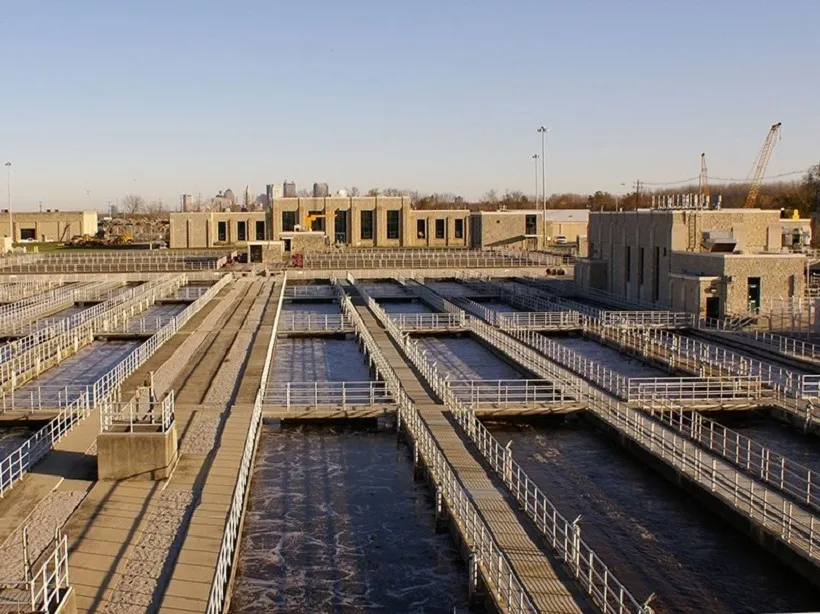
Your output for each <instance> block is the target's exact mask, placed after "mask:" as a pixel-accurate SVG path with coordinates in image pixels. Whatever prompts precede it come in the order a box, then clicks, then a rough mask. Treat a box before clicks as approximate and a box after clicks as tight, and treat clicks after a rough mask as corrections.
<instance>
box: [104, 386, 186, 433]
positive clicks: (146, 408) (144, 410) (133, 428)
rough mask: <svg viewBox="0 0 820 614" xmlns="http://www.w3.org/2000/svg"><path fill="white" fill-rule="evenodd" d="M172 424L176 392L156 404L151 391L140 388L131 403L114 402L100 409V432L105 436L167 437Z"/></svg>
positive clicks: (171, 392)
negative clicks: (117, 434)
mask: <svg viewBox="0 0 820 614" xmlns="http://www.w3.org/2000/svg"><path fill="white" fill-rule="evenodd" d="M173 423H174V391H173V390H171V391H170V392H168V393H167V394H166V395H165V396H164V397H163V398H162V400H156V399H154V398H152V396H151V392H150V390H149V389H148V388H139V389H137V394H136V395H135V396H134V397H133V398H131V399H130V400H129V401H126V402H117V401H112V402H111V403H106V404H105V405H103V406H102V407H101V408H100V428H101V430H102V432H104V433H105V432H112V431H113V432H117V433H167V432H168V431H169V430H171V426H172V425H173Z"/></svg>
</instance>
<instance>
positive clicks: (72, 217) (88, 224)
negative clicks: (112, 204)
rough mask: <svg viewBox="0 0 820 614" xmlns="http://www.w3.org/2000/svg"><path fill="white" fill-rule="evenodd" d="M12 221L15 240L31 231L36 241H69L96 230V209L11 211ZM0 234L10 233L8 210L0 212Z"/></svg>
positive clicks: (91, 233) (93, 232)
mask: <svg viewBox="0 0 820 614" xmlns="http://www.w3.org/2000/svg"><path fill="white" fill-rule="evenodd" d="M12 221H13V224H14V240H15V241H20V240H21V238H22V235H23V234H28V233H24V232H23V231H33V232H34V238H35V240H37V241H70V240H71V237H74V236H77V235H93V234H95V233H96V232H97V212H96V211H43V212H42V213H40V212H39V211H20V212H17V211H12ZM0 235H2V236H6V237H8V236H10V235H11V232H10V230H9V214H8V210H4V212H2V213H0Z"/></svg>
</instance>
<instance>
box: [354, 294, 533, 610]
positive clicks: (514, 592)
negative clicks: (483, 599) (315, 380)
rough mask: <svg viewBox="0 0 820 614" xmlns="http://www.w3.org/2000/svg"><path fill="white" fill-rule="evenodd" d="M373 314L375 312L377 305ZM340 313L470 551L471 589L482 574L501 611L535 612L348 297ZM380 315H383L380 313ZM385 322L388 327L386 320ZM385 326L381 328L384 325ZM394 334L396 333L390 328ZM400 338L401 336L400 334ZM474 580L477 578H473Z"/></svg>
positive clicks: (373, 304)
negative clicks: (380, 375)
mask: <svg viewBox="0 0 820 614" xmlns="http://www.w3.org/2000/svg"><path fill="white" fill-rule="evenodd" d="M369 301H370V303H372V305H371V308H372V307H373V306H375V307H376V308H377V309H378V308H379V307H378V305H377V304H376V302H375V301H373V300H372V299H369ZM343 307H344V309H345V311H346V312H347V313H349V314H350V316H351V320H352V322H353V326H354V328H355V329H356V334H357V336H358V337H359V338H360V339H361V340H362V342H363V343H364V344H365V346H366V348H367V351H368V353H369V354H370V355H372V356H373V357H374V360H375V361H376V362H377V363H378V364H379V365H381V367H382V369H383V370H384V371H383V372H384V374H385V381H386V382H387V383H388V386H389V387H390V390H391V393H392V395H393V397H394V398H395V399H397V401H398V405H399V411H398V419H399V423H400V424H403V425H404V427H405V429H406V430H407V432H408V434H409V435H410V437H411V438H412V439H413V441H415V443H416V446H417V450H418V452H419V454H420V456H421V458H422V459H423V460H424V463H425V465H426V467H427V470H428V471H429V472H430V474H431V476H432V478H433V481H434V482H435V484H436V485H437V487H438V492H439V493H440V495H441V497H442V499H443V500H444V502H446V505H447V507H448V509H449V510H450V515H451V516H452V518H453V519H454V521H455V522H456V523H457V525H458V527H459V530H460V532H461V534H462V535H463V536H464V539H465V542H466V544H467V546H468V547H469V548H470V552H471V557H470V563H471V565H470V567H471V584H473V583H474V579H473V577H472V576H473V574H474V570H475V575H477V574H480V575H481V577H482V578H483V579H484V582H485V584H486V585H487V586H489V587H491V590H492V593H493V597H494V599H495V601H496V603H497V604H498V605H499V606H500V607H501V608H502V610H503V611H507V612H511V613H513V614H534V613H535V612H536V609H535V606H533V604H532V602H531V600H530V598H529V596H528V595H527V593H526V591H525V590H524V588H523V587H522V586H521V583H520V581H519V579H518V577H517V576H516V575H515V573H514V572H513V570H512V568H511V566H510V563H509V561H508V559H507V557H506V556H505V555H504V552H503V551H502V550H501V549H500V548H499V547H498V545H497V544H496V543H495V540H494V539H493V537H492V534H491V533H490V530H489V529H488V527H487V525H486V524H485V523H484V520H483V519H482V517H481V515H480V514H479V513H478V510H477V509H476V507H475V505H474V504H473V502H472V500H471V498H470V496H469V495H468V493H467V492H466V491H465V490H464V487H463V486H462V485H461V482H460V481H459V480H458V478H457V476H456V474H455V472H454V471H453V469H452V467H450V464H449V463H448V462H447V459H446V457H445V456H444V454H443V453H442V451H441V450H440V449H439V447H438V445H437V444H436V442H435V440H434V438H433V436H432V434H431V432H430V429H429V427H428V426H427V424H426V423H425V422H424V420H423V419H422V418H421V415H420V414H419V412H418V411H417V410H416V407H415V404H414V403H413V402H412V401H411V400H410V398H409V397H408V396H407V393H406V392H405V391H404V389H403V388H402V387H401V383H400V381H399V378H398V376H397V375H396V373H395V371H393V369H392V367H391V366H390V364H389V363H388V362H387V359H386V358H384V355H383V354H382V353H381V350H380V349H379V346H378V344H377V343H376V342H375V340H374V339H373V336H372V334H371V333H370V331H369V330H368V329H367V326H366V325H365V324H364V322H363V320H362V319H361V316H360V315H359V314H358V312H356V310H355V308H354V307H353V304H352V302H351V300H350V298H349V297H345V298H344V299H343ZM382 313H384V312H382ZM384 318H385V320H386V321H388V322H389V318H387V316H386V314H384ZM385 320H383V323H384V322H385ZM390 325H391V328H392V329H393V331H394V332H398V328H397V327H396V326H395V325H394V324H392V322H390ZM398 334H401V333H400V332H399V333H398ZM476 580H477V578H476Z"/></svg>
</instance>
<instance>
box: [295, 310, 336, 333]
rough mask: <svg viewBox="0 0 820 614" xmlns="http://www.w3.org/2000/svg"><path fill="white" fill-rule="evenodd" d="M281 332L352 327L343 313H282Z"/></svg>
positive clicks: (334, 329) (332, 329)
mask: <svg viewBox="0 0 820 614" xmlns="http://www.w3.org/2000/svg"><path fill="white" fill-rule="evenodd" d="M279 326H280V328H279V332H290V331H293V332H300V331H305V332H307V331H338V330H349V329H350V328H351V325H350V319H349V318H348V317H347V316H346V315H344V314H341V313H333V314H322V313H293V312H286V313H283V314H282V318H281V320H280V321H279Z"/></svg>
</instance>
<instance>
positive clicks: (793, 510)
mask: <svg viewBox="0 0 820 614" xmlns="http://www.w3.org/2000/svg"><path fill="white" fill-rule="evenodd" d="M472 324H473V325H474V332H475V334H477V335H479V336H480V337H481V338H483V339H484V340H485V341H487V342H488V343H491V344H492V345H494V346H495V347H496V348H497V349H499V350H500V351H502V352H504V353H505V354H507V355H508V356H510V357H511V358H513V359H515V360H517V361H518V362H520V363H521V364H523V365H525V366H526V367H527V368H528V369H530V370H532V371H533V372H535V373H537V374H539V375H540V376H542V377H545V378H556V379H560V380H562V381H564V382H567V383H568V384H574V391H575V392H577V393H578V394H580V395H581V396H582V399H583V400H584V401H585V403H586V404H587V407H588V409H589V411H591V412H592V413H593V414H594V415H596V416H597V417H598V418H600V419H601V420H603V421H604V422H606V423H607V424H609V425H610V426H612V427H613V428H614V429H615V430H617V431H618V432H619V433H621V434H623V435H625V436H626V437H628V438H629V439H631V440H632V441H633V442H635V443H636V444H637V445H639V446H640V447H642V448H644V449H645V450H647V451H648V452H649V453H651V454H653V455H655V456H656V457H658V458H660V459H661V460H663V461H664V462H665V463H667V464H668V465H670V466H671V467H673V468H674V469H676V470H678V471H680V472H681V473H682V474H685V475H686V476H687V477H689V478H690V479H692V480H693V481H695V482H696V483H698V484H699V485H700V486H701V487H703V488H704V489H706V490H708V491H709V492H711V493H713V494H714V495H715V496H716V497H718V498H719V499H721V500H722V501H723V502H724V503H726V504H728V505H729V506H730V507H732V508H734V509H736V510H738V511H739V512H741V513H743V514H745V515H747V516H748V517H749V518H751V519H753V520H754V521H756V522H758V523H759V524H760V526H762V527H763V529H765V530H766V531H767V533H769V534H770V535H772V536H773V537H774V538H775V539H778V540H780V541H782V542H783V543H785V544H787V545H789V546H791V547H792V548H793V549H794V550H796V551H798V552H799V553H801V554H803V555H808V557H809V558H810V559H813V560H817V559H818V557H820V548H818V547H819V546H820V533H818V530H817V529H818V528H820V526H815V525H816V522H815V518H814V516H813V515H812V514H808V513H806V512H805V511H804V510H803V509H802V508H800V507H799V506H797V505H796V504H793V503H792V502H791V501H790V500H788V499H786V498H783V497H782V496H780V495H779V494H778V493H776V492H774V491H772V490H771V489H769V488H768V487H766V486H762V485H760V484H758V483H757V482H756V481H755V480H754V479H752V478H750V477H747V476H746V475H744V474H742V473H740V472H739V471H737V470H736V469H735V468H734V467H733V466H732V465H731V464H730V463H728V462H727V461H725V460H723V459H720V458H718V457H716V456H715V455H713V454H711V453H709V452H707V451H704V450H703V449H701V448H700V447H699V446H697V445H695V444H693V443H692V442H690V441H689V440H688V438H686V437H683V436H681V435H679V434H677V433H676V432H675V431H674V430H672V429H670V428H668V427H667V426H664V425H663V424H661V423H659V422H657V421H656V420H654V419H653V418H651V417H650V416H649V415H648V414H645V413H642V412H641V411H637V410H634V409H632V408H630V407H629V406H628V405H625V404H623V403H619V402H617V401H616V400H614V399H613V398H612V397H610V396H608V395H607V394H606V393H604V392H602V391H600V390H596V389H594V388H591V387H590V386H588V385H587V384H586V383H585V382H584V381H583V380H581V379H580V378H578V377H577V376H574V375H573V374H571V373H568V372H567V371H566V370H565V369H563V368H562V367H559V366H558V365H556V364H555V363H552V362H550V361H546V360H544V359H543V358H542V357H541V356H539V355H538V354H537V353H536V352H535V351H534V350H533V349H532V348H530V347H529V346H527V345H525V344H524V343H523V342H522V338H523V335H526V333H517V332H516V333H511V335H512V336H510V335H508V334H505V333H502V332H500V331H498V330H497V329H493V328H491V327H489V326H487V325H486V324H483V323H481V322H475V321H474V322H473V323H472Z"/></svg>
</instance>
